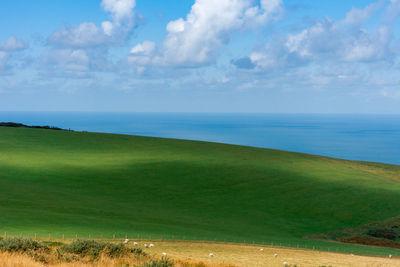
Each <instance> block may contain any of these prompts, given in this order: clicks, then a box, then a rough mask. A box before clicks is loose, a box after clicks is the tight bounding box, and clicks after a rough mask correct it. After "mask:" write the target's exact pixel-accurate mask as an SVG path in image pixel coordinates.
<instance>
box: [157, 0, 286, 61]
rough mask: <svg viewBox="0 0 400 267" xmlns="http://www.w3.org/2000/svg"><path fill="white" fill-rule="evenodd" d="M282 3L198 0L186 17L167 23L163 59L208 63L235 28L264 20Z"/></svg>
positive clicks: (277, 0) (242, 0)
mask: <svg viewBox="0 0 400 267" xmlns="http://www.w3.org/2000/svg"><path fill="white" fill-rule="evenodd" d="M280 5H281V1H279V0H272V1H265V0H264V1H261V6H252V1H247V0H220V1H214V0H197V1H196V2H195V3H194V5H193V6H192V9H191V11H190V13H189V14H188V15H187V16H186V19H182V18H180V19H178V20H175V21H171V22H170V23H168V25H167V32H168V34H167V37H166V39H165V42H164V59H165V61H166V62H168V63H172V64H177V65H201V64H204V63H209V62H210V61H212V60H214V58H215V52H216V50H217V49H219V48H221V47H223V46H224V45H226V44H227V43H228V41H229V39H230V37H231V34H232V32H235V31H238V30H242V29H244V28H246V27H249V25H254V24H263V23H265V22H266V21H267V20H268V19H269V18H271V17H272V15H273V14H274V13H275V12H277V11H278V9H279V7H280Z"/></svg>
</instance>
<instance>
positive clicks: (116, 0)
mask: <svg viewBox="0 0 400 267" xmlns="http://www.w3.org/2000/svg"><path fill="white" fill-rule="evenodd" d="M135 5H136V1H135V0H103V1H102V3H101V6H102V7H103V9H104V11H107V12H110V13H111V16H112V18H113V19H114V21H115V22H120V21H122V20H125V19H131V18H132V16H133V13H132V10H133V9H134V8H135Z"/></svg>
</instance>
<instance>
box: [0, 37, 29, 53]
mask: <svg viewBox="0 0 400 267" xmlns="http://www.w3.org/2000/svg"><path fill="white" fill-rule="evenodd" d="M27 47H28V44H27V43H26V42H24V41H22V40H20V39H18V38H17V37H15V36H11V37H10V38H8V39H7V40H6V41H5V42H4V43H3V44H2V45H1V46H0V50H3V51H9V52H13V51H19V50H23V49H26V48H27Z"/></svg>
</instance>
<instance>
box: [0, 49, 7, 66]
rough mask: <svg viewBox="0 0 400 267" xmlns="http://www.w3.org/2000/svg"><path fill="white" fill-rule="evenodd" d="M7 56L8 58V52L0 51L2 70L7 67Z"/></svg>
mask: <svg viewBox="0 0 400 267" xmlns="http://www.w3.org/2000/svg"><path fill="white" fill-rule="evenodd" d="M7 58H8V54H7V53H6V52H4V51H0V71H3V70H5V69H6V65H7Z"/></svg>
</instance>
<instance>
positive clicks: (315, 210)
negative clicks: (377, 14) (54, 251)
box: [0, 127, 400, 251]
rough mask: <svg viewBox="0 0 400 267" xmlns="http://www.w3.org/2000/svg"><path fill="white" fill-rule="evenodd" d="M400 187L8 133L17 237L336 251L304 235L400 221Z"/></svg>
mask: <svg viewBox="0 0 400 267" xmlns="http://www.w3.org/2000/svg"><path fill="white" fill-rule="evenodd" d="M399 182H400V167H399V166H392V165H384V164H375V163H362V162H353V161H345V160H338V159H332V158H326V157H319V156H312V155H305V154H299V153H290V152H283V151H277V150H269V149H261V148H252V147H244V146H234V145H226V144H217V143H207V142H195V141H184V140H172V139H161V138H148V137H139V136H126V135H112V134H100V133H82V132H69V131H49V130H44V129H29V128H8V127H0V231H2V232H4V231H7V232H8V234H18V233H20V232H22V233H23V234H24V235H30V236H33V234H34V233H37V234H38V235H39V236H48V234H49V233H51V234H52V236H58V237H60V236H61V234H65V236H69V237H74V236H75V235H76V234H78V235H79V236H81V237H88V236H89V234H90V235H91V236H92V237H101V236H103V237H111V236H112V235H113V234H116V236H117V237H118V236H119V237H123V236H125V235H126V234H127V235H128V236H130V237H137V236H138V234H139V235H140V237H145V238H149V237H153V238H154V237H164V238H172V237H173V238H181V239H182V238H185V239H205V240H219V241H223V240H227V241H235V242H244V240H246V242H252V241H255V242H271V241H274V242H283V243H284V244H285V242H286V243H291V244H295V243H296V242H297V243H301V244H304V245H306V244H317V245H319V246H325V247H328V246H337V244H331V243H325V242H322V241H321V242H316V241H307V240H306V239H305V238H304V237H305V236H311V235H317V234H321V233H328V232H331V231H338V230H341V229H345V228H351V227H357V226H360V225H363V224H367V223H371V222H375V221H381V220H386V219H388V218H391V217H395V216H398V215H399V213H400V183H399ZM307 242H308V243H307ZM311 242H314V243H311ZM343 246H346V245H343ZM348 246H350V245H348ZM358 249H360V250H363V251H367V250H370V248H363V247H359V248H358ZM372 250H373V251H378V250H379V249H372Z"/></svg>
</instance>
